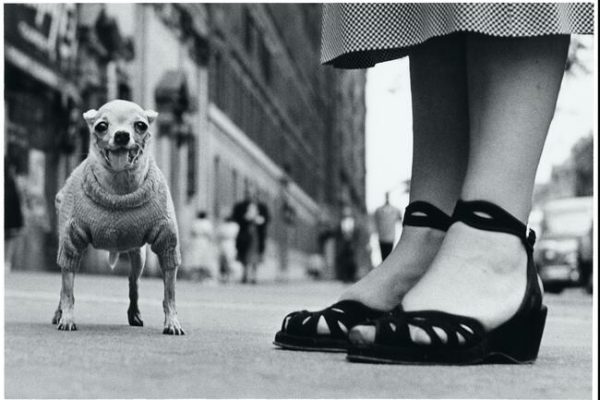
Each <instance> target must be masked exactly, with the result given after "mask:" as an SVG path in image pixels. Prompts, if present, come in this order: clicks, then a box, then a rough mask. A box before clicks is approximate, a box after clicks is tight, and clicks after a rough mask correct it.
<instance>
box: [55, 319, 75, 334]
mask: <svg viewBox="0 0 600 400" xmlns="http://www.w3.org/2000/svg"><path fill="white" fill-rule="evenodd" d="M58 330H59V331H76V330H77V325H75V321H73V319H72V318H66V317H65V316H64V315H63V316H62V317H61V318H60V321H59V322H58Z"/></svg>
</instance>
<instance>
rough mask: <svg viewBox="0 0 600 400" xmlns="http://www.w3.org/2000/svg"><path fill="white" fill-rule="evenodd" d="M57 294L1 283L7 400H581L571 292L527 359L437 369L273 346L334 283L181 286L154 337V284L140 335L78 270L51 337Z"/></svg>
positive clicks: (123, 293)
mask: <svg viewBox="0 0 600 400" xmlns="http://www.w3.org/2000/svg"><path fill="white" fill-rule="evenodd" d="M59 289H60V276H59V275H58V274H42V273H12V274H9V275H7V277H6V294H5V318H6V322H5V395H6V397H16V398H24V397H26V398H30V397H34V398H48V397H54V398H73V397H88V398H90V397H91V398H93V397H103V398H115V397H118V398H130V397H135V398H159V397H165V398H180V397H188V398H189V397H283V398H297V397H313V398H314V397H346V398H348V397H350V398H369V397H370V398H373V397H379V398H382V397H393V398H439V397H443V398H449V397H450V398H456V397H458V398H539V399H542V398H543V399H547V398H564V399H573V398H584V399H590V398H591V390H592V389H591V387H592V380H591V378H592V301H591V297H590V296H587V295H585V294H583V293H582V292H580V291H579V290H571V291H567V292H565V293H564V294H563V295H561V296H551V295H549V296H547V297H546V303H547V304H548V305H549V308H550V314H549V317H548V323H547V326H546V334H545V335H544V340H543V342H542V348H541V350H540V358H539V359H538V362H537V363H536V364H534V365H525V366H515V365H484V366H469V367H442V366H389V365H368V364H351V363H348V362H346V361H345V360H344V355H343V354H324V353H304V352H291V351H284V350H278V349H276V348H275V347H274V346H273V345H272V344H271V341H272V339H273V335H274V333H275V331H276V330H278V328H279V326H280V324H281V319H282V317H283V316H284V315H285V314H286V313H288V312H290V311H292V310H294V309H299V308H308V309H311V308H322V306H324V305H326V304H329V303H331V302H333V301H335V299H336V296H337V295H338V294H339V292H340V291H341V290H342V285H340V284H336V283H310V282H303V283H293V284H287V285H286V284H274V283H270V284H265V285H258V286H241V285H229V286H224V287H214V286H213V287H208V286H206V285H204V286H203V285H198V284H194V283H193V282H179V283H178V288H177V290H178V291H177V300H178V308H179V316H180V320H181V322H182V324H183V326H184V328H185V329H186V333H187V334H186V336H183V337H170V336H166V335H162V334H161V331H162V328H161V325H162V319H163V314H162V306H161V300H162V282H161V281H160V280H158V279H145V280H143V281H142V285H141V293H140V308H141V311H142V316H143V318H144V322H145V326H144V327H143V328H132V327H129V326H128V325H127V320H126V309H127V305H128V302H127V280H126V278H124V277H104V276H89V275H88V276H78V277H77V278H76V280H75V299H76V322H77V325H78V327H79V331H77V332H59V331H57V330H56V328H55V327H54V326H52V325H51V324H50V319H51V317H52V313H53V311H54V309H55V307H56V304H57V302H58V294H59Z"/></svg>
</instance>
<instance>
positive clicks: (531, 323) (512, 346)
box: [486, 306, 548, 363]
mask: <svg viewBox="0 0 600 400" xmlns="http://www.w3.org/2000/svg"><path fill="white" fill-rule="evenodd" d="M547 314H548V308H547V307H546V306H542V307H541V309H540V310H539V311H536V312H533V313H531V314H529V318H519V319H518V320H517V319H515V320H513V321H511V323H507V324H505V325H504V326H501V327H499V328H498V329H496V330H494V331H492V332H491V334H490V338H489V342H488V344H489V349H488V357H487V360H486V361H488V362H489V361H492V362H501V361H504V362H511V363H515V362H516V363H530V362H533V361H535V359H536V358H537V355H538V352H539V350H540V344H541V342H542V335H543V334H544V326H545V325H546V316H547Z"/></svg>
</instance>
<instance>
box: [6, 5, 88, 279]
mask: <svg viewBox="0 0 600 400" xmlns="http://www.w3.org/2000/svg"><path fill="white" fill-rule="evenodd" d="M4 34H5V47H4V53H5V76H4V82H5V92H4V101H5V121H4V122H5V125H4V126H5V132H4V140H5V163H6V165H8V166H10V167H12V169H13V170H14V171H15V173H16V181H17V185H18V187H19V191H20V194H21V203H22V204H21V208H22V210H23V214H24V217H25V228H24V229H23V232H22V233H21V235H20V238H19V239H18V241H19V243H18V244H17V249H16V252H15V254H14V259H13V260H12V261H13V262H12V266H13V268H15V269H40V268H41V269H54V268H55V266H54V259H55V251H56V250H55V249H56V243H55V241H56V235H54V234H53V231H54V230H55V228H56V218H55V212H54V196H55V194H56V192H57V190H58V186H59V185H60V184H61V183H62V182H63V181H64V178H65V176H66V174H67V173H68V171H70V169H71V168H72V167H71V165H70V164H72V163H74V162H77V160H73V158H74V156H72V155H73V154H74V150H75V148H76V146H77V137H78V135H77V134H76V132H75V131H74V128H73V127H74V124H73V121H74V119H75V118H77V116H76V113H77V112H76V110H77V107H76V106H77V103H78V94H77V90H76V89H75V86H74V84H73V83H72V77H73V73H74V72H73V70H74V61H75V52H76V42H75V40H76V6H75V5H74V4H7V5H5V7H4ZM5 212H6V213H8V212H10V210H5Z"/></svg>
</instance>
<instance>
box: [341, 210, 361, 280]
mask: <svg viewBox="0 0 600 400" xmlns="http://www.w3.org/2000/svg"><path fill="white" fill-rule="evenodd" d="M358 242H359V232H358V229H357V227H356V220H355V218H354V216H353V215H352V209H351V208H350V207H347V206H346V207H344V208H343V209H342V218H341V219H340V225H339V228H338V232H337V257H336V277H337V279H339V280H341V281H342V282H346V283H350V282H355V281H356V272H357V270H358V265H357V262H356V251H357V248H358V246H359V243H358Z"/></svg>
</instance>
